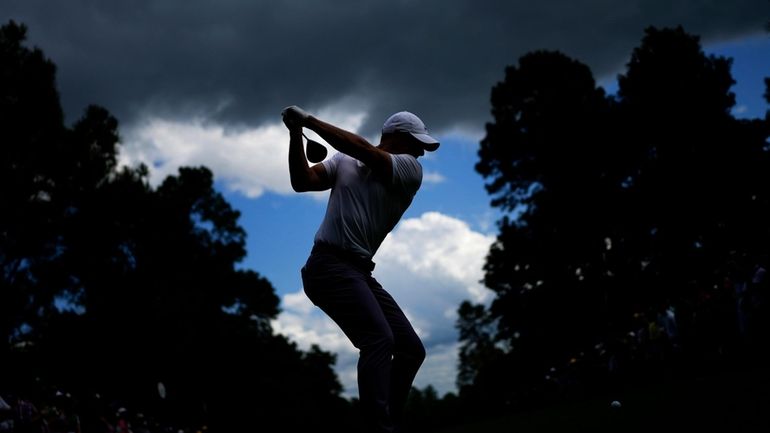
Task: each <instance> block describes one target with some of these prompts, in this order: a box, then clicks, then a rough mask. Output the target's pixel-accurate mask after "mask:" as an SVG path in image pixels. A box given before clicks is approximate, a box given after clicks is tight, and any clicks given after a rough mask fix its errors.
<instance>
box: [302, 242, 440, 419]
mask: <svg viewBox="0 0 770 433" xmlns="http://www.w3.org/2000/svg"><path fill="white" fill-rule="evenodd" d="M373 268H374V263H372V262H371V261H367V260H360V259H356V258H353V257H350V256H348V255H347V254H345V253H344V252H341V251H335V250H334V249H333V248H330V247H326V246H323V245H316V246H315V247H314V248H313V251H312V252H311V254H310V257H309V258H308V260H307V263H306V264H305V266H304V267H303V268H302V282H303V284H304V288H305V294H306V295H307V296H308V298H309V299H310V300H311V301H312V302H313V304H315V305H316V306H318V307H319V308H321V310H323V311H324V312H325V313H326V314H327V315H328V316H329V317H331V319H332V320H334V322H335V323H337V325H339V327H340V328H341V329H342V331H343V332H344V333H345V335H346V336H347V337H348V338H349V339H350V341H351V342H352V343H353V345H354V346H355V347H356V348H358V349H359V351H360V357H359V360H358V393H359V399H360V402H361V408H362V410H363V412H364V417H365V419H366V420H367V422H368V423H369V425H370V428H371V430H372V431H373V432H392V431H394V428H396V427H398V426H399V424H400V423H401V421H402V418H403V410H404V406H405V404H406V398H407V396H408V395H409V391H410V390H411V388H412V381H413V380H414V377H415V375H416V374H417V370H418V369H419V368H420V365H421V364H422V362H423V360H424V359H425V348H424V347H423V345H422V342H421V341H420V338H419V337H418V336H417V334H416V333H415V332H414V329H413V328H412V325H411V324H410V323H409V321H408V320H407V318H406V316H405V315H404V313H403V311H401V308H399V306H398V304H396V301H395V300H393V297H391V296H390V294H388V292H386V291H385V290H384V289H383V288H382V286H381V285H380V284H379V283H378V282H377V280H375V279H374V277H372V274H371V271H372V269H373Z"/></svg>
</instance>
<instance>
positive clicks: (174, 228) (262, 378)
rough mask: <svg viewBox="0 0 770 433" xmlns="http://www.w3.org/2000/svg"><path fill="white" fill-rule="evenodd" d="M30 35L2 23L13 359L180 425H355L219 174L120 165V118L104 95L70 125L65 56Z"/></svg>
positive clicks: (7, 333)
mask: <svg viewBox="0 0 770 433" xmlns="http://www.w3.org/2000/svg"><path fill="white" fill-rule="evenodd" d="M25 34H26V28H25V27H24V26H23V25H18V24H16V23H14V22H12V21H11V22H10V23H9V24H7V25H5V26H3V27H2V28H1V29H0V56H2V57H1V58H0V59H1V60H2V63H0V67H2V70H0V91H1V92H2V93H0V137H3V139H2V147H1V148H0V151H1V152H2V154H0V176H2V178H1V179H0V180H1V181H2V184H1V185H0V207H2V209H4V212H2V213H0V233H1V236H0V266H2V268H1V269H2V271H3V274H2V279H1V280H0V309H2V311H1V312H2V314H1V315H0V317H1V318H2V319H0V320H2V323H1V325H2V328H0V332H2V335H3V337H4V339H3V342H2V353H0V358H1V359H2V360H3V362H4V363H6V362H7V363H8V364H10V366H7V367H9V368H11V370H6V371H15V372H17V373H18V374H17V375H16V377H15V378H14V380H18V381H19V383H18V384H17V386H18V387H29V386H30V384H29V382H26V383H25V382H24V380H29V379H30V378H33V377H38V378H40V379H41V380H42V381H43V382H44V383H47V384H49V385H50V386H56V387H63V388H65V389H67V390H71V391H72V392H73V393H74V394H75V395H78V396H80V397H81V398H82V399H84V400H88V399H89V398H90V397H91V396H93V395H94V394H95V393H99V394H101V395H103V396H105V397H107V398H109V399H110V400H112V401H116V402H119V403H120V404H124V405H127V406H129V407H131V408H132V409H134V410H141V411H145V412H146V413H149V414H153V415H154V416H157V417H158V418H159V419H160V418H162V419H163V420H164V421H165V422H167V423H169V425H170V426H175V425H176V426H179V427H185V426H186V427H190V428H198V427H200V426H202V425H204V424H206V425H210V426H211V427H212V428H214V429H216V430H219V431H238V430H240V429H241V428H243V426H245V425H254V427H255V428H275V427H277V426H280V427H281V428H282V429H283V430H285V431H300V430H306V429H308V428H310V427H312V426H313V425H316V424H319V423H323V424H326V425H330V426H335V427H337V430H339V431H347V429H349V428H350V426H349V425H347V424H346V419H347V418H348V417H346V416H345V415H346V414H347V413H348V412H347V411H348V405H347V404H346V402H345V400H343V399H342V398H341V396H340V393H341V386H340V384H339V382H338V379H337V377H336V375H335V374H334V371H333V370H332V367H333V365H334V362H335V358H334V356H332V355H330V354H328V353H325V352H323V351H321V350H320V349H318V348H317V347H314V348H312V349H311V350H310V351H309V352H302V351H300V350H299V349H298V348H297V347H296V345H295V344H294V343H292V342H290V341H288V340H287V339H286V338H285V337H283V336H281V335H276V334H275V333H274V332H273V329H272V327H271V325H270V321H271V320H272V319H274V318H275V317H276V315H277V314H278V313H279V307H278V304H279V300H278V297H277V296H276V295H275V290H274V288H273V287H272V285H271V284H270V282H269V281H268V280H267V279H265V278H264V277H262V276H261V275H259V274H258V273H257V272H255V271H253V270H248V269H239V268H238V267H237V264H238V263H239V262H241V261H242V260H243V258H244V257H245V255H246V250H245V239H246V232H245V231H244V230H243V228H242V227H241V226H240V224H239V222H238V219H239V217H240V213H239V212H238V211H237V210H235V209H233V208H232V207H231V206H230V204H229V203H228V202H227V201H226V200H225V198H224V197H223V196H222V195H221V194H220V193H219V192H218V191H216V189H215V188H214V176H213V173H212V172H211V171H210V170H208V169H207V168H205V167H197V168H193V167H183V168H180V170H179V173H178V174H177V175H176V176H169V177H168V178H166V179H165V180H164V182H163V183H162V184H161V185H160V186H158V187H157V188H153V187H151V186H150V185H149V183H148V170H147V168H146V167H144V166H139V167H136V168H131V167H118V164H117V160H118V159H117V156H118V152H119V147H120V137H119V132H118V121H117V119H115V118H114V117H113V116H112V115H110V113H109V112H108V111H107V110H106V109H104V108H101V107H96V106H91V107H88V108H87V109H86V110H85V113H84V115H83V117H82V118H81V119H80V120H78V121H77V122H76V123H75V124H74V125H73V126H72V127H71V128H70V127H66V126H65V125H64V124H63V117H62V114H61V108H60V105H59V100H58V93H57V92H56V87H55V67H54V65H53V64H52V63H51V62H50V61H49V60H47V59H45V58H44V56H43V54H42V52H41V51H40V50H39V49H34V50H30V49H28V48H26V47H25V46H24V45H23V42H24V39H25ZM5 210H8V211H7V212H6V211H5ZM57 305H58V307H57ZM22 343H23V344H22ZM159 383H162V384H163V385H164V388H165V389H166V390H167V395H166V396H165V398H161V396H160V394H159V393H158V384H159ZM296 407H303V408H304V409H303V410H304V412H305V416H303V417H296V416H294V415H295V414H294V410H295V408H296Z"/></svg>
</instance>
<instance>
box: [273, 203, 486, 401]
mask: <svg viewBox="0 0 770 433" xmlns="http://www.w3.org/2000/svg"><path fill="white" fill-rule="evenodd" d="M493 240H494V237H493V236H491V235H486V234H482V233H479V232H475V231H473V230H472V229H471V228H470V227H469V226H468V224H467V223H465V222H464V221H461V220H458V219H455V218H452V217H449V216H446V215H443V214H440V213H437V212H427V213H424V214H423V215H421V216H420V217H419V218H411V219H406V220H403V221H402V222H401V223H400V224H399V225H398V226H397V227H396V229H395V230H394V231H393V232H392V233H391V234H390V235H389V236H388V237H387V238H386V240H385V241H384V242H383V244H382V246H381V247H380V250H379V251H378V253H377V255H376V256H375V261H376V262H377V267H376V268H375V271H374V276H375V277H376V278H377V280H378V281H379V282H380V283H381V284H382V285H383V287H385V289H386V290H388V292H389V293H390V294H391V295H392V296H393V297H394V298H395V299H396V301H397V302H398V303H399V305H400V306H401V308H402V309H403V310H404V312H405V313H406V315H407V317H408V318H409V319H410V321H411V322H412V325H413V326H414V327H415V330H416V331H417V333H418V335H420V337H421V338H422V340H423V343H424V344H425V346H426V350H427V352H428V357H427V359H426V361H425V363H424V365H423V367H422V368H421V369H420V372H419V373H418V375H417V378H416V379H415V385H416V386H419V387H421V388H422V387H425V386H427V385H429V384H431V385H433V386H434V387H435V388H436V389H437V390H438V391H439V392H440V393H442V394H443V393H446V392H450V391H455V379H456V373H457V351H458V347H459V346H458V342H457V332H456V330H455V328H454V324H455V320H456V310H457V307H458V306H459V304H460V303H461V302H462V301H463V300H466V299H469V300H472V301H474V302H482V303H485V302H487V301H489V300H490V298H491V292H490V291H489V290H487V289H485V288H484V287H483V286H482V285H481V283H480V280H481V278H482V276H483V271H482V266H483V264H484V258H485V257H486V254H487V252H488V250H489V246H490V245H491V243H492V241H493ZM282 308H283V312H282V313H281V314H280V315H279V317H278V319H276V320H275V321H274V322H273V326H274V327H275V330H276V331H277V332H280V333H282V334H285V335H288V336H289V337H291V338H292V339H293V340H294V341H296V342H297V343H298V344H299V345H300V347H303V348H308V347H310V345H311V344H318V345H319V346H321V347H322V348H324V349H325V350H329V351H333V352H335V353H337V355H338V359H337V367H336V370H337V373H338V374H339V376H340V380H341V381H342V383H343V385H344V387H345V393H346V395H348V396H355V395H356V394H357V385H356V362H357V360H358V352H357V350H356V349H355V348H354V347H353V346H352V344H351V343H350V342H349V341H348V340H347V338H346V337H345V335H344V334H343V333H342V332H341V331H340V330H339V328H338V327H337V325H336V324H334V322H332V321H331V319H329V318H328V317H326V316H325V315H324V314H323V312H321V311H320V310H319V309H318V308H316V307H315V306H313V304H312V303H311V302H310V301H309V300H308V299H307V297H306V296H305V294H304V293H303V291H302V290H301V289H300V290H299V291H297V292H295V293H289V294H286V295H284V296H283V301H282Z"/></svg>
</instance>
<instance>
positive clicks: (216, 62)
mask: <svg viewBox="0 0 770 433" xmlns="http://www.w3.org/2000/svg"><path fill="white" fill-rule="evenodd" d="M340 4H341V2H340V1H339V0H318V1H313V2H307V1H300V0H286V1H281V2H276V1H270V0H227V1H222V0H216V1H214V0H162V1H161V0H136V1H132V2H125V1H122V0H103V1H99V2H94V1H92V0H68V1H59V0H3V1H2V2H0V19H2V20H3V21H4V22H5V21H7V20H8V19H14V20H17V21H20V22H23V23H25V24H27V25H28V26H29V42H30V44H32V45H36V46H39V47H41V48H42V49H43V50H44V51H45V53H46V54H47V55H48V56H50V57H51V59H52V60H53V61H54V62H55V63H56V64H57V67H58V69H57V71H58V75H57V81H58V84H59V89H60V94H61V99H62V105H63V106H64V109H65V114H66V119H67V121H68V122H72V121H74V120H75V119H77V118H78V117H79V116H80V114H81V113H82V112H83V109H84V108H85V107H86V105H87V104H91V103H96V104H100V105H102V106H105V107H106V108H108V109H109V110H110V111H111V112H112V113H114V114H115V115H116V116H117V117H118V119H119V120H120V122H121V137H122V143H123V148H122V153H121V162H122V163H124V164H129V165H134V164H137V163H139V162H144V163H146V164H148V165H150V166H152V167H153V170H152V182H153V183H158V182H160V181H161V180H162V179H163V178H164V177H165V176H167V175H169V174H173V173H175V172H176V170H177V169H178V167H179V166H185V165H206V166H208V167H210V168H211V169H212V170H213V171H214V174H215V177H216V182H217V185H218V187H219V189H220V190H221V191H222V192H223V193H224V194H225V196H226V197H227V199H228V200H229V201H230V203H231V204H232V205H233V206H234V207H235V208H237V209H239V210H240V211H241V212H242V218H241V223H242V225H243V227H244V228H245V229H246V231H247V233H248V253H249V255H248V257H247V259H246V260H245V261H244V263H243V264H242V266H244V267H248V268H251V269H254V270H256V271H257V272H259V273H260V274H262V275H264V276H266V277H267V278H268V279H269V280H270V281H271V282H272V283H273V285H274V287H275V289H276V292H277V294H278V295H279V296H280V297H281V299H282V308H283V313H282V314H281V315H280V316H279V318H278V319H277V320H276V321H275V322H274V327H275V329H276V330H277V331H278V332H282V333H284V334H286V335H288V336H289V337H290V338H292V339H293V340H294V341H296V342H297V343H298V344H299V345H300V347H303V348H307V347H308V346H309V345H310V344H319V345H320V346H321V347H322V348H324V349H326V350H330V351H333V352H335V353H337V354H338V365H337V372H338V373H339V375H340V378H341V380H342V382H343V385H344V386H345V390H346V395H355V393H356V385H355V361H356V352H355V350H354V348H353V347H352V346H351V345H350V344H349V342H347V340H346V339H345V338H344V336H343V335H342V334H341V333H340V332H339V330H338V329H336V327H335V326H334V324H333V323H331V322H330V321H329V320H328V319H326V318H325V316H323V315H322V314H320V312H319V311H318V309H316V308H314V307H313V306H312V304H310V303H309V301H307V299H306V298H305V297H304V295H303V293H302V287H301V281H300V278H299V268H300V267H301V266H302V264H303V263H304V260H305V259H306V256H307V253H308V252H309V250H310V248H311V245H312V238H313V235H314V233H315V231H316V229H317V227H318V224H319V223H320V221H321V218H322V216H323V212H324V209H325V201H324V198H325V195H324V194H301V195H300V194H295V193H293V192H292V191H291V188H290V186H289V179H288V172H287V157H288V151H287V145H288V135H287V133H286V131H285V128H284V127H283V125H282V124H281V122H280V111H281V109H282V108H283V107H285V106H287V105H292V104H297V105H300V106H302V107H303V108H305V109H307V110H309V111H310V112H311V113H313V114H315V115H317V116H318V117H320V118H322V119H324V120H327V121H330V122H331V123H334V124H337V125H338V126H341V127H343V128H346V129H349V130H352V131H356V132H359V133H360V134H361V135H363V136H364V137H366V138H368V139H369V140H370V141H376V140H377V138H378V130H379V127H380V126H381V124H382V122H383V121H384V120H385V118H386V117H387V116H388V115H389V114H391V113H393V112H396V111H400V110H409V111H413V112H415V113H416V114H418V115H419V116H420V117H421V118H422V119H423V120H424V121H425V123H426V124H427V126H428V129H429V130H430V131H431V133H432V134H433V135H435V136H437V137H438V138H440V139H441V141H442V146H441V148H440V149H439V151H438V152H436V153H435V154H430V156H429V157H427V158H424V159H422V163H423V165H424V171H425V174H426V178H425V181H424V183H423V187H422V188H421V190H420V191H419V192H418V195H417V196H416V198H415V200H414V202H413V204H412V206H411V208H410V209H409V210H408V211H407V212H406V214H405V215H404V219H403V220H402V222H401V224H399V225H398V226H397V227H396V229H395V230H394V231H393V232H392V233H391V235H390V236H389V238H388V239H386V241H385V242H384V243H383V245H382V247H381V249H380V251H379V252H378V254H377V256H376V257H375V261H376V262H377V263H378V264H377V269H375V276H376V277H377V278H378V279H379V280H380V282H382V283H383V285H384V286H385V288H386V289H388V290H390V292H391V293H392V294H393V295H394V297H396V299H397V300H398V301H399V302H400V303H401V305H402V307H403V308H404V309H405V310H406V312H407V316H408V317H410V319H412V321H413V323H414V325H415V327H416V328H417V330H418V333H419V334H420V335H421V336H422V338H423V340H424V342H425V344H426V347H427V351H428V358H427V360H426V362H425V364H424V366H423V368H422V369H421V370H420V372H419V374H418V377H417V379H416V385H418V386H420V387H423V386H425V385H427V384H432V385H434V386H435V387H436V388H437V389H438V390H439V392H442V393H443V392H448V391H452V390H454V378H455V373H456V363H457V357H456V353H457V341H456V332H455V330H454V328H453V324H454V319H455V317H454V314H455V310H456V308H457V306H458V305H459V303H460V302H461V301H462V300H464V299H471V300H474V301H476V302H489V300H490V299H491V294H490V293H489V292H488V291H486V290H485V289H484V288H483V287H482V286H481V284H480V283H479V280H480V279H481V277H482V269H481V268H482V266H483V262H484V256H485V254H486V252H487V251H488V248H489V245H490V244H491V242H492V241H493V240H494V235H495V233H496V226H495V221H496V220H497V219H498V218H499V216H500V215H499V213H498V212H497V211H496V210H493V209H491V208H490V206H489V197H488V196H487V194H486V192H485V190H484V187H483V179H482V178H481V177H480V176H479V175H478V174H477V173H476V172H475V171H474V168H473V167H474V164H475V163H476V158H477V157H476V151H477V147H478V142H479V140H480V139H481V138H482V135H483V128H484V123H485V122H487V121H489V120H490V118H489V108H490V107H489V94H490V91H491V88H492V86H493V85H494V84H495V83H496V82H497V81H499V80H501V79H502V78H503V73H504V68H505V66H507V65H511V64H514V63H515V62H516V61H517V59H518V58H519V57H520V56H522V55H523V54H525V53H526V52H528V51H532V50H535V49H550V50H560V51H562V52H564V53H565V54H567V55H568V56H570V57H573V58H576V59H578V60H580V61H582V62H584V63H586V64H587V65H589V66H590V67H591V69H592V70H593V71H594V74H595V76H596V77H597V80H598V82H599V83H600V84H601V85H602V86H604V87H605V88H606V89H607V90H608V91H610V92H613V91H614V90H615V89H616V84H615V77H616V76H617V74H618V73H621V72H622V71H623V65H624V64H625V63H626V62H627V61H628V58H629V56H630V53H631V50H632V49H633V48H634V47H635V46H637V45H638V44H639V42H640V40H641V38H642V36H643V30H644V28H646V27H647V26H651V25H653V26H657V27H664V26H674V25H679V24H681V25H683V27H684V28H685V30H687V31H688V32H691V33H693V34H698V35H701V36H702V41H703V44H704V47H705V49H706V51H707V52H709V53H714V54H718V55H724V56H728V57H732V58H733V59H734V63H733V75H734V77H735V78H736V80H737V85H736V86H735V87H734V91H735V92H736V94H737V105H736V109H735V114H736V115H738V116H742V117H760V116H764V113H765V110H766V109H767V106H766V104H765V101H764V100H763V99H762V94H763V92H764V83H763V78H764V76H765V75H770V56H769V55H768V54H770V33H767V32H766V31H764V30H763V26H764V25H765V23H766V22H767V21H768V20H770V2H768V1H766V0H733V1H730V2H715V1H712V0H645V1H643V2H607V1H606V0H581V1H575V0H541V1H537V2H533V1H530V0H453V1H452V2H445V1H442V0H423V1H419V2H416V1H404V0H386V1H385V0H357V1H351V2H345V3H344V7H341V6H340ZM320 16H323V17H324V19H323V20H319V19H318V17H320ZM426 23H427V24H428V25H426ZM311 137H312V135H311Z"/></svg>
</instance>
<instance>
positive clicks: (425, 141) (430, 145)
mask: <svg viewBox="0 0 770 433" xmlns="http://www.w3.org/2000/svg"><path fill="white" fill-rule="evenodd" d="M410 134H412V136H413V137H414V138H416V139H418V140H420V142H421V143H422V147H423V149H425V150H427V151H428V152H433V151H434V150H436V149H438V147H439V145H440V144H441V143H439V141H438V140H436V139H435V138H433V137H431V136H430V135H428V134H415V133H414V132H411V133H410Z"/></svg>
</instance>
